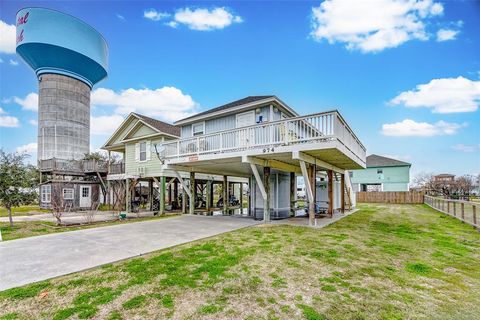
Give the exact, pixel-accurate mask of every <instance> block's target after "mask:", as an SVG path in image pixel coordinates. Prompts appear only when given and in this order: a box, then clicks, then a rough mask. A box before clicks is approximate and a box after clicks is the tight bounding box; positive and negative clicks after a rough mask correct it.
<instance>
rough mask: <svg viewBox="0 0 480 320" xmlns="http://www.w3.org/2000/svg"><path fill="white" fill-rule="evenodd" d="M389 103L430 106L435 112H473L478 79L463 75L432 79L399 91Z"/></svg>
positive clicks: (479, 95) (478, 96) (478, 101)
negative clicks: (470, 78) (412, 87)
mask: <svg viewBox="0 0 480 320" xmlns="http://www.w3.org/2000/svg"><path fill="white" fill-rule="evenodd" d="M390 103H392V104H394V105H398V104H403V105H405V106H406V107H408V108H421V107H425V108H431V109H432V111H433V112H435V113H454V112H473V111H476V110H477V109H478V107H479V104H480V81H472V80H469V79H466V78H464V77H458V78H442V79H433V80H431V81H430V82H429V83H426V84H420V85H417V86H416V88H415V89H414V90H409V91H405V92H402V93H400V94H399V95H398V96H397V97H395V98H394V99H392V100H391V101H390Z"/></svg>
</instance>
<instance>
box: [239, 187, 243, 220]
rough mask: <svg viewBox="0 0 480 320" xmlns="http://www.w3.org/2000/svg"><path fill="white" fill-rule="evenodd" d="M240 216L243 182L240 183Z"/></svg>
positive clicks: (241, 211) (241, 212)
mask: <svg viewBox="0 0 480 320" xmlns="http://www.w3.org/2000/svg"><path fill="white" fill-rule="evenodd" d="M239 188H240V214H243V182H240V186H239Z"/></svg>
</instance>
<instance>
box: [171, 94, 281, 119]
mask: <svg viewBox="0 0 480 320" xmlns="http://www.w3.org/2000/svg"><path fill="white" fill-rule="evenodd" d="M273 97H275V96H274V95H269V96H248V97H246V98H243V99H240V100H236V101H233V102H229V103H227V104H224V105H221V106H219V107H216V108H212V109H209V110H206V111H203V112H200V113H197V114H194V115H193V116H190V117H187V118H184V119H181V120H179V121H185V120H188V119H191V118H195V117H198V116H203V115H206V114H209V113H212V112H216V111H221V110H226V109H230V108H233V107H237V106H241V105H242V104H247V103H252V102H255V101H260V100H264V99H268V98H273ZM177 122H178V121H177Z"/></svg>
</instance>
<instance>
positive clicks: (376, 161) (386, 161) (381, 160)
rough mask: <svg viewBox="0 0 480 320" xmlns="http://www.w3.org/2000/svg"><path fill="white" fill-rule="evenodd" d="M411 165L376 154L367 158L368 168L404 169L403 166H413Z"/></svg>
mask: <svg viewBox="0 0 480 320" xmlns="http://www.w3.org/2000/svg"><path fill="white" fill-rule="evenodd" d="M411 165H412V164H411V163H408V162H404V161H400V160H396V159H392V158H387V157H382V156H379V155H376V154H371V155H369V156H367V168H370V167H403V166H411Z"/></svg>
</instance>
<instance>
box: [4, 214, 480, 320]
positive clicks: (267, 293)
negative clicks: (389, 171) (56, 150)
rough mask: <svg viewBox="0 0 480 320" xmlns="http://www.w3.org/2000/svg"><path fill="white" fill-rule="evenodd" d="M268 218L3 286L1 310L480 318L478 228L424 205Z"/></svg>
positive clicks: (52, 315) (144, 315)
mask: <svg viewBox="0 0 480 320" xmlns="http://www.w3.org/2000/svg"><path fill="white" fill-rule="evenodd" d="M360 208H361V210H360V211H358V212H357V213H355V214H353V215H351V216H348V217H347V218H345V219H343V220H340V221H339V222H337V223H335V224H332V225H330V226H328V227H326V228H324V229H312V228H305V227H292V226H272V225H262V226H257V227H252V228H247V229H242V230H238V231H235V232H230V233H227V234H223V235H220V236H217V237H213V238H209V239H205V240H202V241H197V242H194V243H191V244H187V245H182V246H178V247H175V248H172V249H168V250H163V251H159V252H156V253H153V254H150V255H147V256H144V257H141V258H135V259H129V260H126V261H123V262H119V263H116V264H110V265H107V266H104V267H101V268H96V269H93V270H89V271H86V272H81V273H77V274H73V275H69V276H65V277H60V278H57V279H53V280H50V281H45V282H41V283H37V284H32V285H29V286H25V287H21V288H17V289H10V290H7V291H4V292H0V315H2V314H3V319H39V318H41V319H57V320H58V319H67V318H72V319H77V318H80V319H88V318H95V319H133V318H135V319H153V318H156V319H162V318H175V319H289V320H290V319H302V318H304V319H311V320H313V319H419V318H420V319H422V318H423V319H425V318H427V319H432V318H434V319H478V314H480V303H479V301H480V300H479V297H480V233H478V232H477V231H475V230H473V229H472V228H471V227H469V226H467V225H465V224H462V223H461V222H460V221H458V220H455V219H454V218H452V217H448V216H446V215H444V214H441V213H438V212H436V211H434V210H432V209H430V208H427V207H425V206H423V205H361V207H360Z"/></svg>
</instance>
